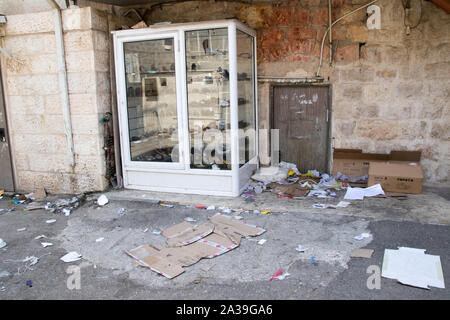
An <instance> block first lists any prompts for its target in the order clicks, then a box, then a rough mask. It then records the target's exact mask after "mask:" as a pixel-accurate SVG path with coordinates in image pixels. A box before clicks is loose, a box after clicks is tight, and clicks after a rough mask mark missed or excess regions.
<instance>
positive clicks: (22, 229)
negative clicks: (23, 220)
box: [17, 228, 27, 232]
mask: <svg viewBox="0 0 450 320" xmlns="http://www.w3.org/2000/svg"><path fill="white" fill-rule="evenodd" d="M25 230H27V228H20V229H17V232H21V231H25Z"/></svg>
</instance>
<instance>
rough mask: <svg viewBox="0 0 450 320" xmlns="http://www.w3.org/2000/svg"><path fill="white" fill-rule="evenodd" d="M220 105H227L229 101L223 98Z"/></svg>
mask: <svg viewBox="0 0 450 320" xmlns="http://www.w3.org/2000/svg"><path fill="white" fill-rule="evenodd" d="M220 106H221V107H229V106H230V103H229V102H228V101H227V100H225V99H223V100H222V101H220Z"/></svg>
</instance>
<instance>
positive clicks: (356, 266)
mask: <svg viewBox="0 0 450 320" xmlns="http://www.w3.org/2000/svg"><path fill="white" fill-rule="evenodd" d="M96 196H97V195H92V196H91V199H90V200H88V201H87V202H86V203H85V204H84V205H83V206H82V207H81V208H79V209H77V210H76V211H74V212H73V213H72V214H71V215H70V216H69V217H65V216H62V215H55V214H52V213H49V212H47V211H45V210H35V211H23V205H12V204H11V200H10V199H4V200H1V201H0V208H6V207H8V206H10V207H11V206H14V207H15V211H11V212H7V211H0V238H2V239H3V240H5V241H6V242H7V246H6V247H5V248H3V249H0V299H92V298H95V299H412V298H413V299H449V298H450V292H449V289H448V285H449V283H450V255H449V248H450V226H449V224H445V223H444V224H443V223H441V224H431V223H430V220H433V219H436V220H440V221H446V217H449V216H450V212H449V210H448V205H449V198H448V196H449V192H448V189H427V190H425V192H424V195H421V196H419V197H414V196H413V197H409V198H408V200H406V201H399V200H392V199H367V200H370V201H366V200H364V201H365V203H362V202H360V203H357V204H356V203H355V204H353V205H352V206H350V207H348V208H342V209H338V210H333V209H327V210H324V209H322V210H321V209H309V208H308V205H307V204H305V203H304V202H302V201H306V200H286V201H291V202H290V203H288V206H289V208H290V210H287V211H283V212H281V210H280V212H273V213H271V214H268V215H262V214H257V213H252V212H248V213H245V212H241V213H240V214H241V215H242V216H243V217H244V220H245V221H246V222H248V223H252V224H256V225H259V226H262V227H264V228H265V229H266V230H267V232H266V233H264V234H263V235H261V236H259V237H257V238H252V239H243V240H242V242H241V245H240V246H239V247H238V248H236V249H234V250H232V251H231V252H229V253H226V254H224V255H222V256H219V257H217V258H215V259H211V260H208V259H204V260H201V261H200V262H199V263H197V264H195V265H193V266H191V267H188V268H186V272H185V273H184V274H182V275H180V276H179V277H177V278H175V279H172V280H168V279H166V278H164V277H162V276H159V275H157V274H156V273H154V272H152V271H150V270H147V269H143V268H141V267H137V266H134V265H133V264H132V259H131V258H130V257H128V256H127V255H126V254H125V253H124V251H125V250H127V249H132V248H134V247H136V246H138V245H141V244H145V243H152V244H163V243H164V238H163V237H162V236H160V235H155V234H152V231H153V230H160V229H164V228H166V227H169V226H171V225H173V224H176V223H179V222H182V221H183V219H184V218H185V217H192V218H194V219H196V220H197V221H199V222H202V221H206V220H207V216H208V215H212V214H214V213H215V212H216V211H206V210H199V209H195V208H193V207H188V206H185V205H176V206H175V207H174V208H168V207H161V206H159V205H158V204H156V203H152V201H136V200H134V201H126V200H111V201H110V203H108V204H107V205H106V206H105V207H102V208H99V209H97V208H96V207H95V206H94V205H93V200H92V199H94V198H95V197H96ZM135 197H141V193H139V192H136V194H135ZM172 199H174V197H173V198H172ZM417 199H419V200H417ZM141 200H146V199H141ZM193 200H196V199H195V198H194V199H193ZM281 200H285V199H281ZM205 201H212V200H211V199H208V198H206V200H205ZM241 201H242V199H238V200H237V201H236V202H234V205H233V207H235V208H238V207H239V206H241V205H242V204H244V205H248V206H254V205H255V202H248V201H247V202H244V203H242V202H241ZM264 201H267V200H264ZM307 201H313V202H321V201H317V200H307ZM415 201H416V202H417V206H416V207H420V208H422V210H423V212H424V214H423V217H424V218H423V220H425V222H427V223H423V221H420V215H418V214H417V213H414V215H411V214H409V213H408V208H409V209H410V208H414V202H415ZM221 203H227V204H228V202H221ZM293 203H296V204H297V207H298V208H299V209H298V210H297V211H295V210H292V208H293V207H294V204H293ZM232 204H233V203H232ZM387 204H389V205H387ZM216 205H217V203H216ZM276 205H279V204H276ZM309 206H310V204H309ZM230 207H231V206H230ZM241 207H242V206H241ZM120 208H126V211H125V214H123V215H121V214H119V213H118V211H119V209H120ZM366 212H370V214H366ZM433 212H434V214H433ZM233 214H238V211H234V212H233ZM399 215H400V216H401V217H402V218H401V219H399ZM389 217H391V218H389ZM404 217H407V218H408V217H410V219H404ZM436 217H438V218H436ZM52 218H53V219H56V220H57V221H56V222H55V223H53V224H47V223H46V222H45V221H46V220H48V219H52ZM408 220H409V221H408ZM20 228H27V229H26V230H25V231H17V230H18V229H20ZM147 228H148V231H146V232H144V231H145V229H147ZM362 232H370V233H372V235H373V237H372V238H369V239H365V240H363V241H358V240H355V239H353V237H354V236H355V235H359V234H361V233H362ZM41 234H44V235H46V236H47V237H48V238H47V239H41V240H35V239H34V238H35V237H36V236H38V235H41ZM100 237H103V238H104V240H103V241H101V242H96V239H98V238H100ZM260 239H266V240H267V242H266V243H265V244H263V245H259V244H257V241H258V240H260ZM44 241H45V242H51V243H53V246H50V247H47V248H44V247H42V245H41V242H44ZM298 245H302V246H304V247H306V248H308V250H307V251H306V252H305V253H299V252H297V251H296V250H295V248H296V247H297V246H298ZM398 246H408V247H414V248H424V249H427V253H430V254H435V255H440V256H441V263H442V267H443V273H444V278H445V283H446V286H447V289H438V288H431V289H430V290H424V289H418V288H413V287H408V286H405V285H402V284H400V283H397V282H396V281H395V280H391V279H385V278H382V279H381V289H380V290H376V289H375V290H369V289H368V288H367V285H366V281H367V278H368V276H369V274H367V273H366V270H367V267H368V266H370V265H377V266H380V267H381V265H382V259H383V253H384V249H385V248H393V249H395V248H397V247H398ZM359 247H365V248H370V249H374V250H375V251H374V255H373V257H372V258H371V259H363V258H350V253H351V251H352V250H353V249H355V248H359ZM68 251H77V252H79V253H80V254H82V255H83V259H82V260H81V261H78V262H74V263H70V264H66V263H64V262H62V261H60V257H62V256H63V255H64V254H66V253H67V252H68ZM27 256H36V257H39V262H38V263H37V264H35V265H33V266H30V267H28V268H26V267H25V264H24V263H23V262H21V261H22V260H23V259H24V258H25V257H27ZM312 256H314V260H315V262H316V263H315V264H312V263H311V257H312ZM70 265H76V266H79V267H80V268H81V269H80V270H81V271H80V274H81V289H80V290H76V289H74V290H69V289H68V288H67V279H68V277H69V276H70V274H68V273H66V271H67V268H68V267H69V266H70ZM279 268H283V269H284V270H286V271H288V272H289V273H290V276H288V277H287V278H285V279H284V280H274V281H269V278H270V277H271V276H272V274H273V273H274V272H275V271H277V270H278V269H279ZM2 271H6V272H7V273H6V274H9V275H6V276H3V277H2V276H1V274H2ZM3 274H4V275H5V273H3ZM28 280H31V281H32V287H29V286H27V284H26V283H27V281H28Z"/></svg>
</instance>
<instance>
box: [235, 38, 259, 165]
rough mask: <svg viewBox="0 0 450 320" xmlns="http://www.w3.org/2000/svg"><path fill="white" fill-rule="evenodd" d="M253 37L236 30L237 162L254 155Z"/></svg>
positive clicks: (240, 162) (242, 161)
mask: <svg viewBox="0 0 450 320" xmlns="http://www.w3.org/2000/svg"><path fill="white" fill-rule="evenodd" d="M253 40H254V39H253V37H252V36H249V35H248V34H246V33H244V32H242V31H239V30H237V32H236V41H237V43H236V49H237V70H238V75H237V78H238V112H239V114H238V119H239V120H238V121H239V122H238V128H239V164H240V165H241V166H242V165H243V164H245V163H247V162H248V161H249V160H250V159H252V158H254V157H255V156H256V138H257V137H256V117H255V114H256V112H255V96H254V95H255V72H254V65H255V64H254V56H253V52H254V51H253Z"/></svg>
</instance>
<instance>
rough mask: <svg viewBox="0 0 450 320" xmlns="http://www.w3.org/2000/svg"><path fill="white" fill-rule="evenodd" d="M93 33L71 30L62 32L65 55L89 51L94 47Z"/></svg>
mask: <svg viewBox="0 0 450 320" xmlns="http://www.w3.org/2000/svg"><path fill="white" fill-rule="evenodd" d="M94 34H95V32H94V31H91V30H72V31H67V32H64V48H65V51H66V53H69V52H76V51H90V50H93V49H94V48H95V47H94V39H95V38H94Z"/></svg>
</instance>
